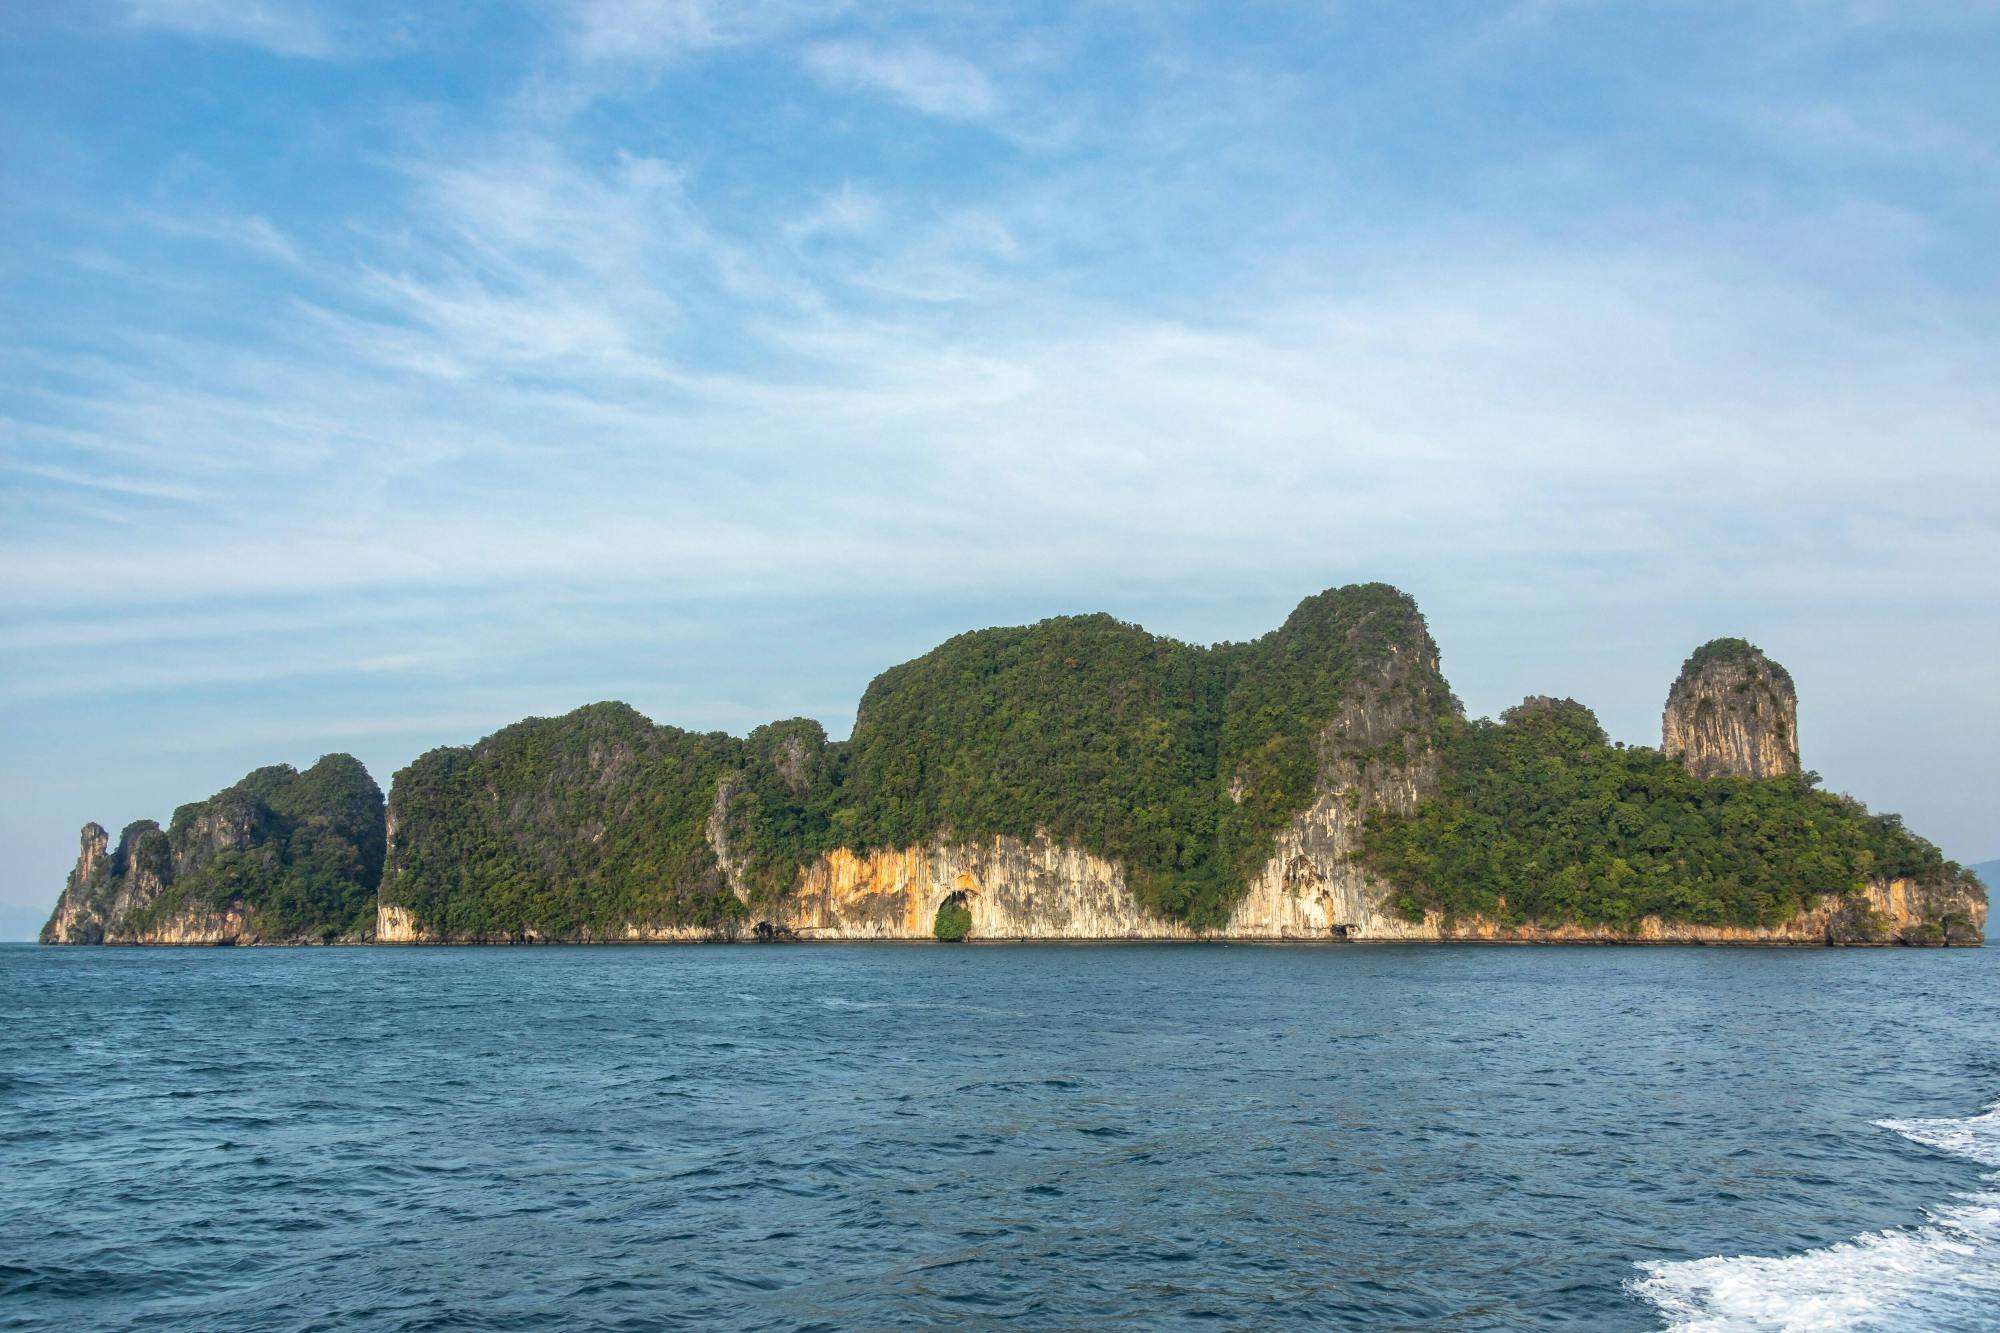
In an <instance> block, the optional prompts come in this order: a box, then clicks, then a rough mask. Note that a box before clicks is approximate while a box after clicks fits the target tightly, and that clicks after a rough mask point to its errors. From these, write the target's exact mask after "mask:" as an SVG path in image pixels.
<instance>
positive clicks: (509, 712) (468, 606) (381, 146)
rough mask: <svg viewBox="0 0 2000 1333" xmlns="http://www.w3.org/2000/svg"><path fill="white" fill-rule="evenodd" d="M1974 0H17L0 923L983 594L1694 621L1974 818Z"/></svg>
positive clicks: (1467, 658)
mask: <svg viewBox="0 0 2000 1333" xmlns="http://www.w3.org/2000/svg"><path fill="white" fill-rule="evenodd" d="M1995 68H2000V5H1996V4H1993V3H1946V2H1942V0H1941V2H1939V3H1922V2H1921V0H1909V2H1905V3H1889V2H1888V0H1882V2H1881V3H1871V2H1868V0H1849V2H1847V3H1839V2H1837V0H1826V2H1824V3H1805V2H1804V0H1797V2H1794V3H1739V2H1738V0H1729V2H1728V3H1721V2H1716V3H1704V2H1703V0H1678V2H1676V3H1636V2H1635V3H1628V4H1613V3H1608V2H1606V3H1591V2H1589V0H1520V2H1516V3H1493V4H1460V3H1443V2H1440V3H1425V4H1420V5H1419V4H1402V3H1397V4H1388V3H1379V4H1366V3H1338V2H1333V3H1324V4H1314V5H1303V4H1302V5H1275V4H1258V3H1245V4H1232V5H1215V6H1196V5H1181V4H1173V3H1143V4H1141V3H1112V2H1109V0H1107V2H1105V3H1081V4H1063V5H1050V6H1047V7H1036V6H1032V5H1015V6H993V5H983V4H949V3H946V4H932V5H925V6H922V7H916V6H904V5H899V4H895V3H881V2H872V3H869V4H866V5H852V6H843V5H839V4H803V3H790V2H789V0H737V2H735V3H714V4H709V3H701V2H699V0H529V2H527V3H520V4H516V5H511V6H510V5H502V4H495V5H487V6H469V5H468V6H443V5H432V4H417V3H403V4H395V3H360V2H355V3H334V2H333V0H323V2H316V0H129V2H127V3H109V2H107V3H94V4H93V3H81V2H79V0H60V2H59V3H56V2H49V3H45V2H43V0H25V3H23V2H22V0H16V2H15V3H13V4H10V5H9V6H7V7H6V9H5V11H4V12H0V126H3V127H4V128H3V129H0V242H4V244H0V513H4V516H5V521H4V528H0V575H3V576H0V728H4V733H5V735H6V737H7V741H6V745H5V750H4V770H3V771H0V784H4V785H0V904H4V905H5V910H7V911H11V913H12V915H11V916H10V917H8V918H7V920H6V921H5V922H0V926H5V927H6V931H4V932H0V933H13V934H16V935H19V934H24V933H26V932H27V931H28V930H29V929H31V928H32V925H33V924H34V923H35V922H38V921H39V919H40V917H41V916H42V915H43V914H44V913H45V912H46V910H47V907H48V905H49V903H50V902H51V901H52V900H53V898H54V896H55V893H56V891H57V890H58V889H59V887H60V884H61V879H62V876H63V874H64V872H65V870H66V869H67V866H68V864H69V862H70V860H71V859H72V858H73V857H74V854H75V837H76V833H75V830H76V828H77V826H78V825H80V824H81V823H82V822H83V821H84V820H86V819H95V820H98V821H100V822H103V823H105V824H106V825H108V826H110V827H111V828H113V829H114V830H115V829H116V828H118V827H119V826H121V825H123V824H124V823H126V822H127V821H129V820H132V819H135V818H139V817H142V816H149V817H154V818H159V819H162V820H164V819H165V818H166V817H167V815H168V814H169V813H170V812H171V810H172V808H173V806H174V805H175V804H177V803H179V802H182V801H186V800H191V799H196V798H199V797H202V796H206V795H207V794H209V793H210V792H212V791H214V790H216V789H217V788H219V787H221V786H224V785H226V784H228V783H229V782H230V781H233V780H234V779H235V778H236V777H238V776H240V775H241V774H242V773H243V772H244V771H246V770H247V769H249V768H250V767H253V766H255V765H257V764H261V763H268V762H276V761H287V762H292V763H296V764H301V765H303V764H305V763H308V762H310V761H311V760H312V759H314V758H315V757H316V756H318V755H319V754H320V753H322V752H324V751H327V750H331V749H347V750H351V751H353V752H354V753H356V754H358V755H360V756H361V757H362V758H363V759H364V760H365V761H366V762H367V763H368V764H369V766H370V767H371V769H373V770H374V771H375V773H376V774H377V776H378V778H380V779H381V780H382V781H383V782H384V785H385V786H386V785H387V781H388V778H389V777H390V775H391V774H392V773H393V772H394V770H395V769H396V768H398V767H400V766H401V765H402V764H404V763H406V762H408V761H409V760H410V759H411V758H412V757H414V756H415V755H416V754H418V753H420V752H421V751H422V750H424V749H426V748H429V747H431V746H434V745H439V744H446V743H461V742H465V741H468V740H471V739H474V738H476V737H478V736H480V735H482V734H485V733H486V732H489V731H491V730H493V729H494V728H496V727H498V726H500V725H503V724H505V723H506V722H509V721H511V720H513V719H515V718H518V717H521V716H523V715H527V714H536V713H553V712H559V711H563V710H566V709H568V708H570V707H572V706H575V705H577V704H580V703H584V702H588V701H591V700H594V699H599V698H606V697H615V698H623V699H627V700H629V701H631V702H632V703H634V704H635V705H637V706H638V707H639V708H640V709H642V710H643V711H645V712H647V713H648V714H649V715H651V716H653V717H655V718H657V719H659V720H662V721H671V722H676V723H679V724H682V725H686V726H694V727H704V728H709V727H713V728H724V729H729V730H733V731H738V732H740V731H743V730H746V729H747V728H749V727H751V726H754V725H755V724H756V723H758V722H760V721H763V720H767V719H770V718H775V717H783V716H791V715H797V714H802V713H803V714H809V715H813V716H817V717H819V718H821V719H823V720H824V721H825V722H826V723H827V724H828V726H829V728H830V729H831V730H832V731H833V732H834V733H835V734H837V735H838V734H844V733H845V731H846V729H847V727H848V726H849V725H850V723H851V721H852V714H853V707H854V703H855V700H856V699H857V698H858V696H859V693H860V691H861V689H862V687H863V686H864V685H865V684H866V682H867V681H868V679H869V678H870V677H871V676H872V675H873V674H874V673H875V672H876V671H878V670H880V669H881V668H883V667H885V666H887V665H889V664H891V663H893V662H896V661H899V660H902V659H904V658H907V657H909V656H912V655H914V654H916V653H918V652H921V651H923V650H924V649H926V648H928V647H930V646H931V645H933V644H934V643H936V642H937V641H939V640H940V639H942V638H944V637H946V636H948V635H949V634H951V633H953V632H956V631H958V630H960V629H964V628H968V627H972V626H976V625H983V624H992V623H1011V622H1019V621H1024V620H1031V619H1035V618H1039V617H1041V616H1044V615H1050V614H1055V613H1060V612H1068V611H1079V610H1094V609H1104V610H1110V611H1113V612H1115V613H1117V614H1119V615H1121V616H1124V617H1126V618H1128V619H1136V620H1139V621H1140V622H1142V623H1144V624H1146V625H1147V626H1148V627H1150V628H1153V629H1156V630H1159V631H1162V632H1166V633H1171V634H1175V635H1178V636H1180V637H1183V638H1188V639H1192V640H1197V641H1204V642H1206V641H1212V640H1216V639H1223V638H1244V637H1249V636H1252V635H1254V634H1257V633H1260V632H1262V631H1263V630H1265V629H1268V628H1270V627H1271V626H1273V625H1275V624H1277V623H1278V621H1279V620H1280V619H1281V618H1282V617H1283V616H1284V614H1285V612H1286V611H1287V610H1288V609H1289V608H1290V607H1291V605H1292V604H1294V603H1295V602H1296V601H1297V600H1298V599H1299V598H1300V597H1302V596H1304V595H1306V594H1308V593H1310V592H1313V591H1315V590H1317V589H1319V588H1322V587H1326V586H1330V585H1333V584H1337V583H1344V582H1350V581H1355V580H1366V579H1382V580H1386V581H1389V582H1393V583H1396V584H1397V585H1399V586H1401V587H1403V588H1405V589H1407V590H1409V591H1410V592H1412V593H1413V594H1414V595H1415V596H1416V597H1417V598H1418V600H1419V602H1420V604H1421V605H1422V606H1423V607H1424V609H1425V610H1426V612H1427V613H1428V615H1429V616H1430V619H1431V625H1432V629H1433V632H1434V633H1435V634H1436V636H1437V638H1438V639H1439V641H1440V643H1441V645H1442V647H1443V651H1444V665H1445V669H1446V672H1447V674H1448V675H1449V676H1450V677H1451V679H1452V681H1453V683H1454V685H1455V686H1456V687H1457V689H1458V691H1459V693H1460V694H1461V695H1462V696H1463V697H1464V698H1465V699H1466V701H1467V703H1468V705H1469V706H1470V707H1471V708H1472V709H1473V710H1474V711H1475V712H1478V713H1492V712H1497V711H1498V710H1499V709H1501V708H1503V707H1505V706H1507V705H1508V704H1509V703H1511V702H1513V701H1515V700H1517V699H1518V698H1519V697H1520V696H1521V695H1523V694H1525V693H1529V692H1546V693H1557V694H1570V695H1574V696H1576V697H1578V698H1581V699H1583V700H1584V701H1586V702H1588V703H1590V704H1591V705H1592V706H1594V707H1595V708H1596V709H1597V710H1598V712H1599V714H1600V716H1602V717H1603V718H1604V720H1605V722H1606V724H1607V725H1608V726H1609V727H1610V729H1611V730H1612V732H1613V734H1614V735H1616V736H1618V737H1619V738H1621V739H1625V740H1630V741H1635V742H1651V741H1656V740H1657V733H1658V714H1659V706H1660V703H1661V701H1662V699H1663V697H1664V694H1665V690H1666V687H1667V684H1668V682H1669V681H1670V679H1671V678H1672V676H1673V674H1674V672H1675V670H1676V669H1677V667H1678V665H1679V662H1680V660H1681V658H1682V657H1683V656H1684V655H1685V654H1686V652H1687V651H1688V650H1689V649H1691V648H1692V647H1693V646H1694V645H1695V644H1697V643H1699V642H1701V641H1702V640H1704V639H1706V638H1709V637H1712V636H1714V635H1717V634H1743V635H1747V636H1748V637H1751V638H1753V639H1755V640H1756V641H1758V642H1760V643H1762V644H1763V645H1764V646H1765V647H1766V648H1767V649H1769V650H1770V651H1771V652H1772V653H1773V655H1774V656H1776V657H1778V658H1779V659H1780V660H1781V661H1783V662H1785V663H1786V664H1787V665H1788V666H1789V667H1790V668H1791V669H1792V671H1793V673H1794V675H1795V676H1796V677H1797V679H1798V681H1799V683H1800V688H1801V691H1802V694H1803V696H1804V701H1803V704H1802V709H1801V713H1802V716H1801V729H1802V733H1803V741H1804V746H1805V757H1806V761H1807V764H1808V766H1810V767H1813V768H1816V769H1818V770H1819V771H1820V772H1821V773H1823V774H1824V775H1825V777H1826V779H1827V781H1828V783H1829V784H1830V785H1832V786H1835V787H1837V788H1840V789H1843V790H1847V791H1851V792H1853V793H1855V794H1856V795H1858V796H1861V797H1862V798H1863V799H1865V800H1867V801H1869V802H1870V803H1871V804H1873V805H1875V806H1877V807H1878V808H1888V809H1898V810H1901V811H1903V812H1904V813H1905V814H1906V815H1907V816H1908V818H1909V819H1910V821H1911V823H1912V825H1913V826H1914V827H1916V828H1917V829H1918V830H1920V831H1922V832H1925V833H1927V834H1929V835H1930V836H1932V837H1933V838H1935V839H1937V840H1938V841H1939V842H1940V843H1941V844H1942V845H1943V846H1944V847H1945V850H1946V851H1947V853H1948V854H1951V855H1954V856H1957V857H1959V858H1961V859H1967V860H1970V859H1978V858H1981V857H1985V856H1991V855H1993V854H1995V853H1996V852H2000V827H1996V821H1995V818H1994V813H1993V812H1994V808H1995V799H1994V798H1995V795H1996V791H1995V787H1996V784H1995V781H1994V778H1993V772H1994V768H1993V757H1994V755H1995V754H1996V752H2000V671H1996V670H1995V667H1994V665H1993V664H1994V661H1995V655H1996V650H2000V615H1996V610H2000V503H1996V502H2000V373H1996V369H2000V321H1997V320H1996V314H2000V262H1996V258H1995V250H1994V238H1995V237H1996V236H2000V80H1996V79H1995V78H1993V76H1992V71H1993V70H1994V69H1995Z"/></svg>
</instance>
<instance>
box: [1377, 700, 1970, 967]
mask: <svg viewBox="0 0 2000 1333" xmlns="http://www.w3.org/2000/svg"><path fill="white" fill-rule="evenodd" d="M1437 745H1438V748H1439V752H1440V755H1441V759H1442V765H1443V770H1442V789H1441V791H1440V792H1439V794H1438V795H1437V796H1436V797H1435V798H1434V799H1431V800H1427V801H1425V802H1423V803H1422V804H1420V805H1419V806H1418V807H1417V809H1416V811H1415V812H1414V813H1412V814H1410V815H1407V816H1399V815H1394V814H1389V813H1379V814H1376V815H1373V816H1371V817H1370V819H1369V821H1368V826H1367V832H1366V836H1365V838H1364V845H1363V848H1362V851H1361V854H1360V859H1361V861H1362V862H1363V864H1365V865H1367V866H1368V867H1370V868H1371V869H1373V870H1375V871H1377V872H1378V873H1380V874H1381V875H1383V876H1384V877H1385V878H1387V879H1388V880H1389V881H1390V882H1391V883H1392V884H1394V885H1395V886H1396V887H1397V889H1398V890H1399V897H1398V900H1397V906H1398V908H1399V910H1400V911H1402V913H1403V914H1404V915H1405V916H1406V917H1408V918H1410V919H1412V920H1415V919H1419V918H1421V916H1422V915H1423V914H1424V912H1425V911H1427V910H1436V911H1440V912H1442V913H1444V914H1445V915H1446V916H1447V917H1460V916H1469V915H1480V916H1487V917H1492V918H1495V919H1497V920H1500V921H1503V922H1506V923H1510V924H1518V923H1523V922H1534V923H1540V924H1544V925H1552V924H1556V923H1560V922H1566V921H1576V922H1583V923H1589V924H1599V923H1601V924H1606V925H1610V926H1614V927H1617V928H1620V929H1630V928H1632V927H1633V926H1635V925H1636V924H1637V923H1638V921H1639V920H1640V918H1642V917H1645V916H1648V915H1658V916H1660V917H1663V918H1665V919H1667V920H1670V921H1680V922H1691V923H1696V924H1702V925H1742V926H1750V925H1771V924H1774V923H1776V922H1778V921H1781V920H1783V919H1784V918H1786V917H1788V916H1790V915H1792V914H1793V913H1795V912H1797V911H1798V910H1800V909H1801V908H1803V907H1805V906H1807V905H1808V904H1810V903H1811V902H1813V901H1815V900H1816V899H1818V898H1819V897H1821V896H1822V895H1825V894H1834V895H1847V894H1849V893H1851V892H1852V891H1853V890H1855V889H1856V888H1858V887H1859V886H1860V884H1861V882H1862V881H1863V880H1864V879H1866V878H1868V877H1869V876H1872V875H1886V876H1905V877H1909V878H1913V879H1920V880H1926V881H1931V882H1935V881H1939V880H1950V879H1952V878H1955V877H1958V876H1960V875H1962V874H1963V873H1964V872H1961V871H1960V870H1959V868H1958V867H1957V866H1956V865H1953V864H1952V863H1950V862H1948V861H1946V860H1945V859H1944V857H1943V856H1942V855H1941V854H1940V853H1939V852H1938V850H1937V848H1935V847H1933V846H1932V845H1931V844H1929V843H1928V842H1925V841H1924V840H1923V839H1921V838H1918V837H1916V836H1915V835H1913V834H1911V833H1909V832H1908V831H1907V830H1905V829H1904V828H1903V825H1902V821H1901V819H1899V818H1898V817H1897V816H1895V815H1870V814H1868V812H1867V811H1866V810H1864V809H1863V808H1862V807H1861V806H1860V805H1858V804H1857V803H1855V802H1854V801H1851V800H1849V799H1847V798H1846V797H1842V796H1836V795H1833V794H1831V793H1828V792H1823V791H1820V790H1818V789H1817V788H1816V786H1815V785H1814V784H1815V782H1816V781H1817V778H1816V776H1815V775H1813V774H1810V773H1807V774H1800V775H1795V776H1791V777H1781V778H1767V779H1764V780H1762V781H1754V780H1750V779H1745V778H1711V779H1698V778H1694V777H1691V776H1689V775H1688V773H1687V772H1686V770H1685V769H1683V768H1682V767H1681V765H1679V764H1678V763H1675V762H1673V761H1670V760H1668V759H1666V758H1664V757H1663V756H1661V755H1660V754H1658V753H1657V752H1656V751H1653V750H1651V749H1645V748H1630V749H1628V748H1626V747H1625V746H1622V745H1612V744H1610V743H1608V742H1607V740H1606V738H1605V735H1604V731H1603V729H1602V728H1601V727H1599V726H1598V724H1597V719H1596V718H1595V717H1594V716H1592V714H1591V712H1590V710H1589V709H1587V708H1585V707H1584V706H1583V705H1581V704H1578V703H1575V702H1573V701H1571V700H1567V699H1564V700H1547V699H1543V700H1530V701H1528V702H1527V703H1525V704H1523V705H1521V706H1520V707H1518V708H1514V709H1510V710H1509V711H1508V712H1507V713H1505V714H1503V715H1502V718H1501V721H1500V722H1499V723H1493V722H1488V721H1483V720H1482V721H1478V722H1472V723H1465V722H1460V721H1457V720H1455V719H1448V720H1446V721H1444V722H1442V723H1441V724H1440V725H1439V726H1438V729H1437ZM1864 910H1865V909H1864ZM1857 930H1858V931H1859V932H1860V934H1861V937H1866V927H1865V926H1858V927H1857Z"/></svg>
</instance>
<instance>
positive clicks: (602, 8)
mask: <svg viewBox="0 0 2000 1333" xmlns="http://www.w3.org/2000/svg"><path fill="white" fill-rule="evenodd" d="M845 7H846V6H845V4H843V3H840V0H832V2H831V3H816V2H815V0H577V3H575V4H573V5H572V6H570V14H569V42H570V48H571V50H572V52H573V53H574V54H575V55H577V56H578V57H580V58H582V59H584V60H587V61H617V62H644V63H661V62H668V61H675V60H680V59H683V58H685V57H688V56H692V55H696V54H699V53H700V52H702V51H705V50H708V49H710V48H714V47H724V46H735V45H739V44H742V43H745V42H753V41H761V40H764V39H766V38H769V37H772V36H774V35H776V34H777V33H779V32H782V31H784V30H786V29H788V28H791V27H794V26H797V25H799V24H801V23H806V22H811V21H820V22H823V21H825V20H827V19H829V18H832V17H834V16H836V15H838V14H839V12H840V11H841V10H842V9H844V8H845Z"/></svg>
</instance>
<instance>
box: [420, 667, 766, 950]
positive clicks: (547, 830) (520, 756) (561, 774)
mask: <svg viewBox="0 0 2000 1333" xmlns="http://www.w3.org/2000/svg"><path fill="white" fill-rule="evenodd" d="M739 758H740V755H739V743H738V742H737V741H735V740H733V739H732V738H730V737H728V736H725V735H722V734H720V733H711V734H706V735H703V734H697V733H694V732H688V731H682V730H680V729H679V728H677V727H660V726H654V725H653V724H652V723H651V722H649V721H647V720H646V719H645V718H644V717H641V716H640V715H639V714H638V712H636V711H635V710H633V709H631V708H628V707H627V706H625V705H624V704H617V703H602V704H593V705H591V706H590V707H588V708H580V709H578V710H577V711H575V712H573V713H570V714H568V715H567V716H564V717H560V718H530V719H529V720H527V721H525V722H518V723H516V724H515V725H513V726H511V727H508V728H506V729H505V730H503V731H499V732H496V733H494V734H493V735H491V736H489V737H487V738H486V739H485V740H483V741H481V742H480V743H479V744H477V745H475V746H471V747H468V748H454V749H443V750H433V751H431V752H430V753H429V754H426V755H424V756H422V757H421V758H419V759H418V760H417V761H416V762H415V763H413V764H411V765H410V766H409V767H408V768H406V769H404V770H403V771H402V772H400V773H398V774H397V775H396V781H395V793H396V816H397V820H398V826H397V860H396V865H395V868H394V870H393V872H392V874H391V875H390V876H389V877H388V878H387V879H386V880H385V882H384V883H383V886H382V900H383V901H384V902H385V903H391V904H396V905H399V906H403V907H407V908H409V909H410V910H411V912H412V913H414V914H415V916H416V917H417V919H418V920H419V921H421V922H422V923H424V925H425V926H427V927H428V928H430V929H433V930H438V931H441V932H445V933H448V934H450V935H452V936H454V937H459V936H464V937H474V938H508V937H513V936H517V935H520V934H522V933H524V932H527V931H530V930H533V931H537V932H540V933H542V934H546V935H551V936H555V937H558V938H573V937H577V936H580V935H582V934H585V933H595V934H598V935H605V934H611V933H615V932H617V931H620V930H622V928H623V927H624V926H625V925H626V923H628V922H629V923H634V924H638V925H660V926H677V925H700V926H713V925H720V924H722V923H723V922H725V921H727V920H730V919H732V918H734V917H737V916H740V915H741V914H742V913H743V910H744V909H743V906H742V904H741V903H740V902H739V901H738V900H737V899H736V897H735V895H734V894H732V893H731V892H730V891H729V886H728V883H727V882H726V880H725V879H724V877H723V875H722V871H721V869H720V867H718V866H717V865H716V862H715V857H714V854H713V853H712V852H711V851H710V850H709V847H708V843H707V840H706V837H705V830H706V826H707V820H708V816H709V811H710V809H711V808H712V806H713V803H714V797H715V789H716V783H717V782H718V780H719V779H720V778H721V777H722V774H723V772H724V771H725V770H726V769H728V768H730V767H731V766H733V765H734V764H735V763H736V762H737V761H738V759H739Z"/></svg>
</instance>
